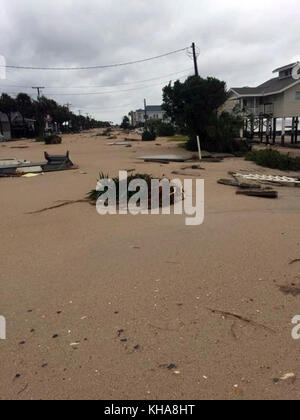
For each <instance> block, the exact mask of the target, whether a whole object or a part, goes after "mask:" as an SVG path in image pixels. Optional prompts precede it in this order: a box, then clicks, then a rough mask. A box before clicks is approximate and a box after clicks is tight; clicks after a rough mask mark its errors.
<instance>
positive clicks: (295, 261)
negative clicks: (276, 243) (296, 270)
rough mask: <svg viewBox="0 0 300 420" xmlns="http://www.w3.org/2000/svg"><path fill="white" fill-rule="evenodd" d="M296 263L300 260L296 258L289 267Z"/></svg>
mask: <svg viewBox="0 0 300 420" xmlns="http://www.w3.org/2000/svg"><path fill="white" fill-rule="evenodd" d="M297 262H300V258H297V259H296V260H293V261H291V262H290V264H289V265H293V264H295V263H297Z"/></svg>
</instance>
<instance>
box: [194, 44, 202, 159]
mask: <svg viewBox="0 0 300 420" xmlns="http://www.w3.org/2000/svg"><path fill="white" fill-rule="evenodd" d="M192 50H193V59H194V67H195V76H196V77H199V70H198V62H197V54H196V44H195V42H193V43H192ZM197 146H198V152H199V160H200V161H201V160H202V151H201V143H200V136H199V135H197Z"/></svg>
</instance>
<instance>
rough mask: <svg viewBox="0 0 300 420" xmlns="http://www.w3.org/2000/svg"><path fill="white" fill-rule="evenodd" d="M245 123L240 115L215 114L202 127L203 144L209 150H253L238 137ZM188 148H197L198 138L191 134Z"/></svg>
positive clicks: (194, 149)
mask: <svg viewBox="0 0 300 420" xmlns="http://www.w3.org/2000/svg"><path fill="white" fill-rule="evenodd" d="M242 124H243V121H242V120H241V118H240V117H236V116H234V115H230V114H228V113H225V112H224V113H222V114H221V115H218V114H214V115H213V116H212V117H211V118H210V120H209V121H208V122H207V124H206V126H205V127H204V128H203V129H202V133H201V134H200V141H201V146H202V148H203V149H204V150H207V151H208V152H219V153H234V154H235V153H238V154H245V153H246V152H249V150H251V148H250V146H249V145H248V144H247V142H245V141H242V140H240V139H238V138H237V137H238V134H239V130H240V128H241V126H242ZM189 137H190V138H189V141H188V142H187V149H188V150H191V151H196V150H197V138H196V136H195V135H190V136H189Z"/></svg>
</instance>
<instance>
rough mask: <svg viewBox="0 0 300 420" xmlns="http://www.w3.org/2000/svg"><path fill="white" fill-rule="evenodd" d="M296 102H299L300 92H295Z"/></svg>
mask: <svg viewBox="0 0 300 420" xmlns="http://www.w3.org/2000/svg"><path fill="white" fill-rule="evenodd" d="M296 100H297V101H300V92H296Z"/></svg>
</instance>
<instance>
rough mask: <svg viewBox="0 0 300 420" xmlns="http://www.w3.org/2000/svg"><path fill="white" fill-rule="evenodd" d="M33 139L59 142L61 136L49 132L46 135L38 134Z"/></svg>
mask: <svg viewBox="0 0 300 420" xmlns="http://www.w3.org/2000/svg"><path fill="white" fill-rule="evenodd" d="M35 141H37V142H44V143H45V144H61V143H62V138H61V137H60V136H58V135H57V134H50V135H48V136H39V137H37V138H36V139H35Z"/></svg>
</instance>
